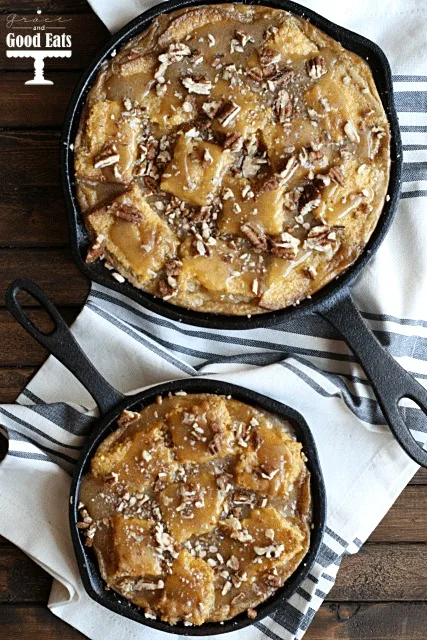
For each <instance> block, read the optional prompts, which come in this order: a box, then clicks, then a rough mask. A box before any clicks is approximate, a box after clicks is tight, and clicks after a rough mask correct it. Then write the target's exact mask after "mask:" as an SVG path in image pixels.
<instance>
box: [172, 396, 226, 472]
mask: <svg viewBox="0 0 427 640" xmlns="http://www.w3.org/2000/svg"><path fill="white" fill-rule="evenodd" d="M166 424H167V425H168V426H169V429H170V432H171V436H172V440H173V444H174V445H175V451H176V456H177V458H178V460H179V461H180V462H199V463H202V462H206V461H207V460H211V459H213V458H215V457H218V456H224V455H226V454H227V453H230V452H231V451H232V449H231V444H232V440H233V434H232V432H231V429H230V415H229V413H228V411H227V407H226V404H225V402H224V400H223V399H222V398H220V397H219V396H212V397H210V398H208V399H206V400H203V402H201V403H200V404H195V405H193V406H192V407H189V408H188V409H187V408H185V407H177V408H176V409H174V410H173V411H171V412H170V413H169V414H168V415H167V417H166Z"/></svg>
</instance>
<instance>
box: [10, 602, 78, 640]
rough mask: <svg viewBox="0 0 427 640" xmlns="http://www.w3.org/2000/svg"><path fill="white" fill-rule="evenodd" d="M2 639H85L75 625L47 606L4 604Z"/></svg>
mask: <svg viewBox="0 0 427 640" xmlns="http://www.w3.org/2000/svg"><path fill="white" fill-rule="evenodd" d="M0 616H1V624H0V640H11V639H15V638H20V639H22V640H34V638H42V639H43V640H58V638H61V640H83V639H84V638H86V636H84V635H82V634H81V633H79V632H78V631H76V630H75V629H73V627H70V626H69V625H68V624H66V623H65V622H63V621H62V620H60V619H59V618H57V617H56V616H54V615H53V613H51V612H50V611H49V609H48V608H47V607H26V606H23V605H21V606H17V607H15V606H3V607H2V610H1V614H0Z"/></svg>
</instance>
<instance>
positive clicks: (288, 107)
mask: <svg viewBox="0 0 427 640" xmlns="http://www.w3.org/2000/svg"><path fill="white" fill-rule="evenodd" d="M292 109H293V106H292V101H291V98H290V95H289V93H288V92H287V91H286V89H281V90H280V91H279V93H278V95H277V99H276V101H275V103H274V112H275V114H276V116H277V119H278V121H279V122H286V120H288V119H289V118H290V117H291V115H292Z"/></svg>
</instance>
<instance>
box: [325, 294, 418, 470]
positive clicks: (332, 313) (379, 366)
mask: <svg viewBox="0 0 427 640" xmlns="http://www.w3.org/2000/svg"><path fill="white" fill-rule="evenodd" d="M320 313H321V315H323V316H324V317H325V318H326V319H327V320H329V322H330V323H331V324H332V325H333V326H334V327H336V328H337V329H338V331H339V332H340V333H342V335H343V336H344V338H345V340H346V342H347V343H348V345H349V346H350V347H351V349H352V350H353V351H354V353H355V354H356V355H357V357H358V358H359V360H360V363H361V365H362V367H363V368H364V370H365V373H366V375H367V377H368V379H369V381H370V383H371V385H372V389H373V390H374V392H375V395H376V397H377V400H378V404H379V405H380V407H381V409H382V412H383V414H384V416H385V418H386V420H387V422H388V425H389V427H390V429H391V431H392V433H393V434H394V436H395V438H396V440H397V441H398V442H399V444H400V446H401V447H402V449H404V451H406V453H407V454H408V456H410V457H411V458H412V459H413V460H415V462H417V463H418V464H419V465H421V466H422V467H427V451H425V450H424V449H422V447H421V446H420V445H419V444H418V443H417V442H416V440H415V439H414V437H413V436H412V434H411V432H410V430H409V428H408V427H407V426H406V424H405V421H404V419H403V417H402V414H401V412H400V411H399V407H398V402H399V400H401V398H410V399H411V400H413V401H414V402H416V403H417V405H418V406H419V407H420V409H421V410H422V411H423V412H424V414H425V415H426V416H427V391H426V390H425V389H424V387H422V386H421V385H420V384H419V383H418V382H417V381H416V380H415V379H414V378H413V377H412V376H411V375H410V374H409V373H407V372H406V371H405V369H403V368H402V367H401V366H400V365H399V364H397V362H396V360H395V359H394V358H393V357H392V356H391V355H390V354H389V353H388V351H386V349H384V347H382V345H381V344H380V343H379V341H378V340H377V338H376V337H375V336H374V334H373V333H372V331H371V330H370V329H368V327H367V326H366V324H365V323H364V321H363V319H362V316H361V315H360V313H359V311H358V310H357V308H356V306H355V304H354V302H353V300H352V299H351V297H350V294H347V295H345V297H344V298H341V299H340V300H339V301H338V302H336V303H335V304H334V305H333V306H332V307H330V308H328V309H326V310H322V311H321V312H320Z"/></svg>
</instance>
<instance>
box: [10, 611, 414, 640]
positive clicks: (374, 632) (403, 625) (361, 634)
mask: <svg viewBox="0 0 427 640" xmlns="http://www.w3.org/2000/svg"><path fill="white" fill-rule="evenodd" d="M426 629H427V603H425V602H424V603H416V604H409V603H407V604H406V603H405V604H403V603H399V604H395V603H392V604H391V603H382V604H359V603H356V602H355V603H344V604H343V603H340V604H336V603H333V604H324V605H322V607H321V608H320V610H319V611H318V612H317V614H316V616H315V618H314V620H313V622H312V624H311V626H310V627H309V629H308V631H307V633H306V635H305V636H304V640H368V639H369V640H425V638H426ZM0 637H1V636H0Z"/></svg>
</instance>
